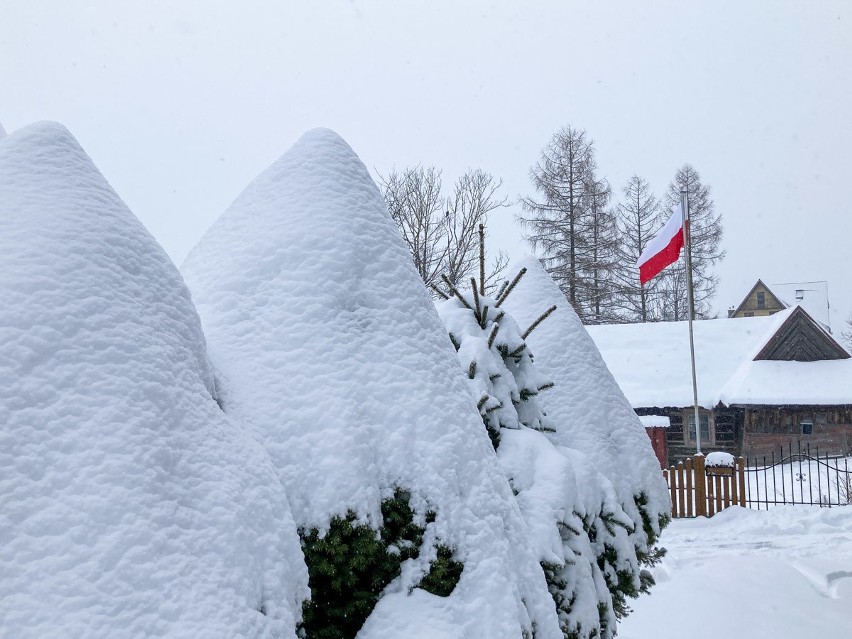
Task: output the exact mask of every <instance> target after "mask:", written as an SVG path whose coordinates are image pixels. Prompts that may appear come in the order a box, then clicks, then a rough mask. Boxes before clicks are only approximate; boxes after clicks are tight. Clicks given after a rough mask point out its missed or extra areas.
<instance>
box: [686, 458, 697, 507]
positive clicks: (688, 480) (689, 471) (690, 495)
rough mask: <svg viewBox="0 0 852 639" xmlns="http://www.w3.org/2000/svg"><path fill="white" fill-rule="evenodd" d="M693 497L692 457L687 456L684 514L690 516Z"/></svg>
mask: <svg viewBox="0 0 852 639" xmlns="http://www.w3.org/2000/svg"><path fill="white" fill-rule="evenodd" d="M694 499H695V495H694V494H693V492H692V459H690V458H687V460H686V516H687V517H692V513H693V512H694V511H693V508H692V503H693V500H694Z"/></svg>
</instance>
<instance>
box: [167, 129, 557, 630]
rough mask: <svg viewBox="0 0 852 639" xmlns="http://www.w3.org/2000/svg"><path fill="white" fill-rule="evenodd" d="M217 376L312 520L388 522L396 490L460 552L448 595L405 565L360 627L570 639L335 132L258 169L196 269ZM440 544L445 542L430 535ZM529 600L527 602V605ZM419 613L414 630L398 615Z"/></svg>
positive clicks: (429, 318) (226, 398) (440, 333)
mask: <svg viewBox="0 0 852 639" xmlns="http://www.w3.org/2000/svg"><path fill="white" fill-rule="evenodd" d="M183 271H184V274H185V276H186V278H187V281H188V283H189V286H190V288H191V290H192V293H193V298H194V300H195V301H196V304H197V306H198V309H199V313H200V314H201V317H202V320H203V323H204V328H205V333H206V335H207V338H208V341H209V344H210V353H211V358H212V360H213V362H214V364H215V365H216V367H217V369H218V370H219V371H220V372H221V386H222V389H223V402H224V406H225V410H226V412H227V413H229V414H230V415H233V416H235V417H238V418H239V419H240V421H241V422H242V421H245V422H246V423H250V424H251V425H252V427H253V429H254V430H255V431H256V433H257V434H258V437H259V438H260V439H262V441H264V443H265V445H266V447H267V449H268V450H269V451H270V454H271V455H272V458H273V460H274V462H275V465H276V468H277V470H278V473H279V476H280V477H281V479H282V481H283V483H284V484H285V487H286V488H287V492H288V496H289V497H290V501H291V505H292V507H293V513H294V517H295V519H296V522H297V524H298V525H300V526H311V527H313V526H317V527H325V526H327V525H328V522H329V520H330V518H331V517H332V516H334V515H344V514H345V513H346V512H347V510H352V511H354V512H355V513H357V515H358V517H359V518H360V520H362V521H371V522H374V523H380V522H381V513H380V501H381V499H382V498H383V497H387V496H389V495H390V493H391V492H392V491H393V488H394V487H395V486H399V487H402V488H404V489H407V490H409V491H410V492H411V494H412V497H413V499H414V501H415V506H416V507H417V508H418V509H419V510H420V511H421V513H422V512H423V510H424V509H425V508H426V507H427V506H428V507H431V508H433V509H435V511H436V512H437V520H436V522H435V525H434V529H433V533H434V535H435V536H437V538H439V539H441V540H442V541H443V542H444V543H446V544H448V545H450V546H452V547H454V548H456V550H457V553H458V554H457V557H458V558H459V559H460V560H461V561H463V562H464V564H465V567H464V572H463V573H462V577H461V581H460V582H459V584H458V585H457V587H456V588H455V590H454V592H453V593H452V595H451V596H450V597H448V598H440V597H435V596H431V595H426V593H423V592H416V591H415V593H412V594H409V593H408V590H410V588H411V587H412V586H413V585H414V584H416V583H417V581H418V579H419V577H420V576H421V575H422V569H423V568H425V566H424V565H423V564H420V565H419V569H420V570H421V572H419V573H418V572H417V568H418V567H417V566H408V567H407V568H406V567H404V568H403V575H402V578H401V579H400V580H397V582H396V583H395V584H392V585H391V586H390V592H389V593H388V594H386V595H385V596H384V597H383V599H382V600H381V601H380V602H379V603H378V605H377V608H376V610H375V611H374V612H373V614H372V616H371V617H370V618H369V619H368V620H367V623H366V625H365V627H364V629H363V630H362V632H361V636H362V637H382V638H387V637H397V636H399V637H411V636H415V635H413V634H412V629H416V631H417V634H418V635H419V636H424V637H430V636H438V635H441V636H455V637H462V636H464V637H483V638H484V637H488V638H497V637H507V638H509V637H511V638H512V639H516V638H517V637H518V636H519V635H520V634H521V628H522V627H526V628H528V629H529V628H530V624H531V622H534V623H536V625H537V633H538V634H537V636H538V637H539V638H540V639H545V638H548V637H556V636H559V630H558V627H557V621H556V615H555V611H554V606H553V600H552V599H551V597H550V594H549V593H548V591H547V589H546V584H545V581H544V576H543V573H542V570H541V568H540V566H539V565H538V557H536V556H535V555H534V554H533V553H532V551H531V550H530V549H529V545H528V543H527V540H526V528H525V525H524V523H523V520H522V518H521V515H520V512H519V509H518V506H517V503H516V502H515V500H514V498H513V495H512V492H511V489H510V487H509V485H508V483H507V481H506V479H505V478H504V477H503V475H502V472H501V470H500V467H499V464H498V461H497V457H496V455H495V454H494V451H493V449H492V446H491V443H490V441H489V439H488V437H487V435H486V433H485V429H484V428H483V426H482V422H481V420H480V418H479V414H478V411H477V409H476V406H475V404H474V403H473V400H472V399H471V398H470V397H469V395H468V394H467V391H466V389H465V385H464V379H463V376H462V371H461V370H460V368H459V365H458V361H457V359H456V356H455V352H454V350H453V347H452V345H451V344H450V341H449V338H448V337H447V334H446V331H445V330H444V327H443V326H442V324H441V322H440V320H439V319H438V315H437V312H436V310H435V308H434V305H433V304H432V301H431V299H430V297H429V295H428V293H427V292H426V290H425V288H424V286H423V284H422V282H421V280H420V278H419V276H418V275H417V273H416V271H415V270H414V266H413V265H412V263H411V258H410V255H409V253H408V251H407V249H406V247H405V245H404V244H403V241H402V239H401V237H400V235H399V232H398V231H397V228H396V226H395V224H394V223H393V221H392V220H391V218H390V216H389V215H388V213H387V210H386V208H385V205H384V201H383V200H382V197H381V194H380V193H379V190H378V188H377V187H376V185H375V184H374V182H373V181H372V179H371V177H370V175H369V172H368V170H367V169H366V167H365V166H364V165H363V163H362V162H361V161H360V159H359V158H358V157H357V156H356V155H355V153H354V152H353V151H352V149H351V148H349V146H348V145H347V144H346V143H345V142H344V141H343V140H342V139H340V138H339V137H338V136H337V135H336V134H334V133H333V132H331V131H328V130H315V131H312V132H309V133H307V134H306V135H305V136H303V137H302V138H301V139H300V140H299V141H298V142H297V143H296V144H295V145H294V147H293V148H292V149H291V150H290V151H288V152H287V153H286V154H285V155H283V156H282V157H281V158H280V159H279V160H277V161H276V162H275V163H274V164H273V165H272V166H271V167H269V168H268V169H267V170H266V171H265V172H264V173H262V174H261V175H260V176H259V177H258V178H256V179H255V180H254V181H253V182H252V183H251V184H250V185H249V186H248V187H247V188H246V189H245V191H243V193H242V194H241V195H240V196H239V197H238V198H237V199H236V200H235V201H234V203H233V204H232V205H231V206H230V208H229V209H228V210H227V211H226V212H225V213H224V214H223V215H222V217H221V218H220V219H219V220H218V221H217V222H216V223H215V224H214V226H213V227H212V228H211V229H210V231H208V233H207V234H206V235H205V236H204V238H203V239H202V240H201V242H200V244H199V245H198V246H197V247H196V248H195V249H194V250H193V251H192V253H191V254H190V256H189V257H188V258H187V261H186V263H185V264H184V267H183ZM433 540H434V537H433ZM522 601H523V602H524V603H522ZM402 617H404V618H405V619H406V623H405V624H400V620H401V618H402Z"/></svg>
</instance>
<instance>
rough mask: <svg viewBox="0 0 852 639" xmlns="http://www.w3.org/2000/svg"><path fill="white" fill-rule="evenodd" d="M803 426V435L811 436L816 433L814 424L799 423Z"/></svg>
mask: <svg viewBox="0 0 852 639" xmlns="http://www.w3.org/2000/svg"><path fill="white" fill-rule="evenodd" d="M799 423H800V424H801V426H802V435H811V434H813V432H814V423H813V422H799Z"/></svg>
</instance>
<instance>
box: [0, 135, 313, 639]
mask: <svg viewBox="0 0 852 639" xmlns="http://www.w3.org/2000/svg"><path fill="white" fill-rule="evenodd" d="M0 297H2V299H3V304H2V305H0V469H1V470H0V574H2V575H3V577H2V579H0V620H2V621H0V625H2V628H3V632H4V633H5V635H4V636H9V637H17V638H22V637H38V638H42V637H83V636H87V637H89V636H94V637H111V638H116V637H118V638H121V637H142V636H145V637H222V638H223V639H224V638H225V637H228V638H230V637H286V636H290V637H292V636H293V635H294V633H293V630H292V628H293V625H294V614H293V610H294V608H295V607H296V606H297V605H298V603H299V602H300V601H301V599H302V597H303V595H304V593H305V590H306V581H307V580H306V575H305V569H304V565H303V564H302V559H301V551H300V548H299V545H298V537H297V536H296V529H295V524H294V522H293V520H292V517H291V515H290V514H289V511H288V507H287V502H286V497H285V493H284V491H283V488H282V487H281V484H280V482H279V481H278V479H277V476H276V475H275V473H274V471H273V469H272V465H271V462H270V460H269V458H268V456H267V455H266V454H265V452H264V451H263V450H262V449H261V448H260V447H259V446H258V445H257V444H256V443H255V442H254V441H253V440H251V439H248V438H247V437H246V436H245V435H244V434H243V432H242V431H241V430H240V429H238V428H235V427H234V424H233V423H232V422H231V421H229V420H228V419H227V418H226V417H225V416H224V414H223V413H222V411H221V410H220V409H219V407H218V406H217V404H216V401H215V399H214V394H215V387H214V378H213V372H212V369H211V366H210V364H209V362H208V360H207V356H206V352H205V341H204V337H203V334H202V331H201V325H200V321H199V319H198V316H197V314H196V312H195V310H194V308H193V306H192V302H191V301H190V297H189V292H188V290H187V289H186V287H185V285H184V283H183V281H182V279H181V277H180V274H179V273H178V271H177V269H176V268H175V267H174V265H173V264H172V263H171V262H170V261H169V259H168V257H167V256H166V255H165V253H164V252H163V251H162V249H161V248H160V247H159V245H158V244H157V243H156V241H155V240H154V239H153V238H152V237H151V236H150V235H149V234H148V232H147V231H146V230H145V229H144V227H143V226H142V224H141V223H140V222H139V221H138V220H137V219H136V218H135V217H134V216H133V214H132V213H131V212H130V211H129V210H128V209H127V207H126V206H125V205H124V203H123V202H122V201H121V199H120V198H119V197H118V196H117V195H116V194H115V192H114V191H113V190H112V188H111V187H110V186H109V184H107V182H106V180H105V179H104V178H103V176H102V175H101V174H100V173H99V172H98V170H97V169H96V168H95V166H94V165H93V164H92V162H91V160H90V159H89V158H88V156H87V155H86V154H85V152H84V151H83V150H82V149H81V148H80V146H79V145H78V144H77V141H76V140H75V139H74V138H73V137H72V136H71V134H70V133H68V131H67V130H66V129H64V128H63V127H62V126H60V125H57V124H51V123H40V124H36V125H31V126H29V127H25V128H23V129H21V130H19V131H17V132H15V133H14V134H12V135H11V136H8V137H7V138H5V139H3V141H2V142H0Z"/></svg>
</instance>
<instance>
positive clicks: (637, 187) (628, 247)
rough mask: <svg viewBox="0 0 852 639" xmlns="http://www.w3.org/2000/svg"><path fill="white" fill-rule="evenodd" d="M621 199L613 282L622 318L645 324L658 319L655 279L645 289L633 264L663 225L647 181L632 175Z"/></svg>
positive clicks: (658, 208) (656, 201)
mask: <svg viewBox="0 0 852 639" xmlns="http://www.w3.org/2000/svg"><path fill="white" fill-rule="evenodd" d="M622 195H623V199H622V200H621V202H619V203H618V207H617V211H618V212H617V219H618V236H619V242H618V251H619V252H618V262H619V267H618V269H617V270H616V274H615V277H616V280H617V282H618V289H619V303H620V307H621V310H622V313H623V318H624V319H625V320H627V321H629V322H647V321H652V320H655V319H657V317H658V313H659V308H657V306H658V303H657V302H658V300H657V294H658V292H657V283H658V280H656V279H655V280H652V281H651V282H648V283H647V284H646V285H645V286H642V285H641V284H640V283H639V269H638V268H637V267H636V261H637V260H638V259H639V256H640V255H641V254H642V250H643V249H644V248H645V246H646V245H647V244H648V242H649V241H650V240H651V238H653V237H654V235H655V234H656V233H657V231H659V230H660V227H661V226H662V224H663V222H664V221H665V220H664V219H663V216H662V215H661V210H662V209H661V207H660V201H659V200H658V199H657V198H656V197H655V196H654V194H653V192H652V191H651V186H650V185H649V184H648V182H647V180H645V179H643V178H641V177H639V176H638V175H634V176H633V177H631V178H630V179H629V180H628V181H627V184H626V185H625V186H624V188H623V189H622Z"/></svg>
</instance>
